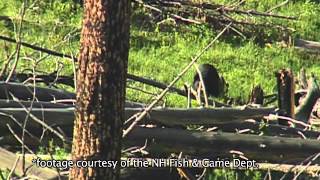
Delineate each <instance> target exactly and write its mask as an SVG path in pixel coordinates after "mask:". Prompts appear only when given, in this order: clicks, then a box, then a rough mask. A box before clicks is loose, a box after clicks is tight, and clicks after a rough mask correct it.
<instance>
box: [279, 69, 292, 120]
mask: <svg viewBox="0 0 320 180" xmlns="http://www.w3.org/2000/svg"><path fill="white" fill-rule="evenodd" d="M276 77H277V86H278V107H279V109H280V110H279V115H281V116H286V117H290V118H293V116H294V77H293V74H292V72H291V70H286V69H281V70H280V71H279V72H277V73H276ZM279 124H281V125H288V121H286V120H279Z"/></svg>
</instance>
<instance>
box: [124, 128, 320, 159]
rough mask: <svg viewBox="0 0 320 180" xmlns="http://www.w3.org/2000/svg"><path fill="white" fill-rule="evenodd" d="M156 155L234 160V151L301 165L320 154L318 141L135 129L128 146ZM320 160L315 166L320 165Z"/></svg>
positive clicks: (247, 156) (129, 136)
mask: <svg viewBox="0 0 320 180" xmlns="http://www.w3.org/2000/svg"><path fill="white" fill-rule="evenodd" d="M146 140H147V148H146V149H145V150H146V151H148V152H149V153H151V154H152V155H154V156H156V157H157V156H159V157H161V156H162V157H163V156H166V155H169V154H171V153H177V154H179V153H180V152H183V154H188V155H191V156H193V157H197V158H201V157H206V158H211V159H213V158H217V157H220V159H221V158H222V157H223V158H226V157H230V158H231V157H233V155H234V154H232V153H231V151H238V152H241V153H243V156H245V157H246V158H248V159H249V160H256V161H258V162H264V161H268V162H271V163H289V164H299V163H300V162H301V161H303V160H305V159H306V158H308V157H310V156H312V155H315V154H316V153H319V152H320V142H319V141H318V140H304V139H297V138H283V137H269V136H258V135H246V134H233V133H221V132H196V131H186V130H177V129H171V128H166V129H164V128H135V129H134V130H133V131H132V133H130V134H129V135H128V137H127V138H126V139H125V144H126V146H128V145H129V146H141V147H143V146H144V145H145V143H146ZM319 162H320V160H319V159H317V160H315V161H314V162H313V163H319Z"/></svg>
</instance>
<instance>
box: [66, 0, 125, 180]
mask: <svg viewBox="0 0 320 180" xmlns="http://www.w3.org/2000/svg"><path fill="white" fill-rule="evenodd" d="M129 29H130V1H128V0H86V1H85V4H84V20H83V27H82V32H81V49H80V57H79V69H78V73H77V106H76V119H75V125H74V137H73V147H72V159H73V161H74V162H75V161H79V160H86V161H91V160H113V161H119V160H120V156H121V154H120V153H121V137H122V124H123V118H124V102H125V84H126V76H127V64H128V51H129ZM119 172H120V169H119V166H117V168H115V169H113V168H103V167H100V168H99V167H92V168H79V167H75V166H73V168H71V170H70V179H118V178H119Z"/></svg>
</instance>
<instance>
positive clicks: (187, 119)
mask: <svg viewBox="0 0 320 180" xmlns="http://www.w3.org/2000/svg"><path fill="white" fill-rule="evenodd" d="M27 107H29V106H26V108H27ZM143 110H144V108H126V109H125V117H126V118H127V119H128V118H130V117H131V116H132V115H134V114H136V113H139V112H142V111H143ZM273 111H274V108H212V109H175V108H155V109H153V110H152V111H151V112H150V113H149V116H147V117H146V118H145V120H152V121H156V122H158V123H162V124H166V125H196V124H198V125H210V124H219V123H226V122H239V121H240V122H241V121H244V120H246V119H261V118H263V116H266V115H269V114H270V113H272V112H273ZM0 113H1V114H0V117H1V121H0V127H2V128H4V127H5V126H6V124H7V123H9V125H10V126H14V125H15V123H14V122H13V121H12V117H14V118H15V119H17V120H19V121H23V120H24V119H25V117H26V116H27V113H28V112H27V111H26V109H25V108H4V107H2V108H0ZM30 113H31V114H33V115H34V116H35V117H37V118H38V119H40V120H43V121H44V122H45V123H47V124H48V125H49V126H54V125H55V126H72V125H73V120H74V108H73V107H67V108H32V109H31V110H30ZM11 116H12V117H11ZM28 126H29V127H30V128H31V127H33V128H39V127H41V125H40V124H37V123H36V122H34V121H29V123H28Z"/></svg>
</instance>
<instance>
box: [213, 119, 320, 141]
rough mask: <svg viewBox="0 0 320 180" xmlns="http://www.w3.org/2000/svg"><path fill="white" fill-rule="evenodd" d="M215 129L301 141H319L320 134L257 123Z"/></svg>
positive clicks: (227, 125) (233, 123)
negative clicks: (298, 139)
mask: <svg viewBox="0 0 320 180" xmlns="http://www.w3.org/2000/svg"><path fill="white" fill-rule="evenodd" d="M213 126H216V127H217V129H216V130H215V131H217V130H218V131H219V130H221V131H223V132H231V133H240V134H259V135H265V136H278V137H291V138H301V139H304V138H306V139H320V132H317V131H309V130H304V129H300V128H293V127H288V126H281V125H274V124H263V123H258V122H250V121H246V122H242V123H236V122H231V123H223V124H214V125H213Z"/></svg>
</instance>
